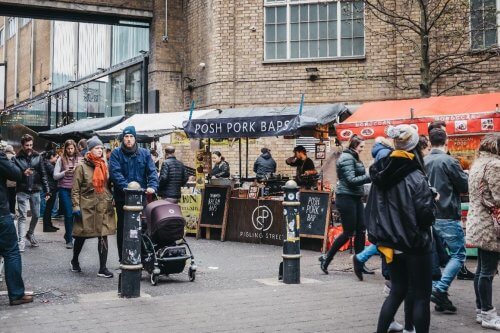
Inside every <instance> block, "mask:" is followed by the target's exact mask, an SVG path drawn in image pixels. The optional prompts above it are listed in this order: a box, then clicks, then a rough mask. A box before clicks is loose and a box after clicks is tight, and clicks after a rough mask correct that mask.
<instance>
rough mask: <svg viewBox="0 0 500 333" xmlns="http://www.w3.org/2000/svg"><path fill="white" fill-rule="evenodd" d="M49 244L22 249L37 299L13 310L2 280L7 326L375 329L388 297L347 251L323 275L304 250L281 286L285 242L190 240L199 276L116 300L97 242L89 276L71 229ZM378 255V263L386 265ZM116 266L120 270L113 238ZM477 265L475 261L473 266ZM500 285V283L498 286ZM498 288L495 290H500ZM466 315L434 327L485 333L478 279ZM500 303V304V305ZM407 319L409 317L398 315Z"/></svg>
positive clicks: (458, 285) (3, 326)
mask: <svg viewBox="0 0 500 333" xmlns="http://www.w3.org/2000/svg"><path fill="white" fill-rule="evenodd" d="M39 239H40V243H41V244H40V247H39V248H27V250H26V252H25V253H24V254H23V267H24V277H25V282H26V285H27V287H28V289H31V290H34V291H35V292H36V294H37V297H36V300H35V302H34V303H33V304H29V305H25V306H19V307H10V306H8V299H7V296H6V295H5V285H1V286H0V332H15V333H18V332H69V331H75V332H80V331H81V332H83V331H93V332H119V331H121V332H123V331H127V332H128V331H134V330H141V331H143V332H151V331H156V330H159V329H165V330H166V331H168V332H178V331H187V332H235V331H241V332H279V331H289V332H327V331H328V332H344V331H346V332H347V331H348V332H350V333H356V332H360V333H361V332H373V331H374V330H375V329H374V328H375V324H376V320H377V316H378V311H379V309H380V306H381V303H382V302H383V295H382V286H383V281H382V278H381V276H380V270H377V274H376V275H375V276H374V277H372V276H370V277H368V278H366V279H365V280H366V281H364V282H358V281H357V280H355V279H354V277H353V273H352V272H351V271H350V269H349V267H350V265H349V254H348V253H342V254H340V255H339V256H338V257H337V258H336V259H335V261H334V262H333V264H332V266H330V267H331V273H330V275H324V274H322V273H320V271H319V268H318V262H317V256H318V253H317V252H312V251H303V253H302V254H303V259H302V261H301V266H302V267H301V270H302V278H303V282H304V283H302V284H301V285H288V286H287V285H282V284H279V283H276V280H277V279H276V276H277V268H278V264H279V262H280V259H281V257H280V255H281V248H280V247H275V246H265V245H250V244H241V243H230V242H224V243H221V242H218V241H206V240H199V241H196V240H195V239H191V238H190V239H189V242H190V244H191V246H192V248H193V251H194V252H195V256H196V259H197V263H198V266H199V269H198V273H197V277H196V281H195V282H192V283H191V282H188V278H187V274H181V275H174V276H172V277H169V278H166V279H164V280H162V281H161V282H160V284H159V285H158V286H156V287H153V286H151V285H150V283H149V278H148V276H147V275H146V274H144V275H143V276H144V278H143V282H142V284H141V288H142V292H143V293H144V294H145V296H144V297H141V298H139V299H133V300H123V299H118V298H117V297H116V292H115V291H116V289H117V288H116V286H117V281H118V279H117V277H116V276H115V277H114V278H113V279H103V278H99V277H97V276H96V273H97V269H98V259H97V242H96V240H92V241H89V242H88V244H86V245H85V248H84V250H83V252H82V254H81V257H80V262H81V266H82V269H83V273H82V274H76V273H72V272H71V271H70V270H69V261H70V259H71V254H72V251H71V250H67V249H65V248H64V242H63V241H62V233H57V234H47V233H46V234H40V236H39ZM378 265H379V260H378V259H377V258H374V259H372V260H371V262H370V265H369V266H371V267H373V268H378ZM108 266H109V268H110V269H112V270H113V271H114V270H115V269H116V268H117V267H118V263H117V254H116V245H115V240H114V238H113V239H112V240H111V241H110V257H109V265H108ZM469 266H470V267H471V268H472V267H474V266H475V261H473V260H472V261H471V262H469ZM497 286H498V284H497ZM499 291H500V290H499V289H498V287H496V289H495V291H494V293H496V295H499V294H500V293H499ZM450 294H451V298H452V300H453V301H454V302H455V303H456V304H457V306H458V308H459V313H458V314H457V315H453V316H450V315H441V314H437V313H435V312H434V311H433V312H432V323H431V331H432V332H480V331H483V330H482V329H481V328H480V327H479V326H477V324H475V322H474V317H473V314H474V303H473V299H474V298H473V289H472V283H471V282H470V281H456V282H455V283H454V285H453V288H452V290H451V291H450ZM497 305H499V306H498V307H500V304H497ZM397 318H398V319H400V320H401V319H402V313H399V314H398V316H397Z"/></svg>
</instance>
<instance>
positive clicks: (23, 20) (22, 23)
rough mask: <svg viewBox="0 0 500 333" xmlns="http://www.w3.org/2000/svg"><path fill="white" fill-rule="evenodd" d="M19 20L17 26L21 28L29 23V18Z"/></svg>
mask: <svg viewBox="0 0 500 333" xmlns="http://www.w3.org/2000/svg"><path fill="white" fill-rule="evenodd" d="M19 20H20V22H19V26H20V27H21V28H22V27H24V26H25V25H27V24H28V23H30V22H31V18H29V17H21V18H20V19H19Z"/></svg>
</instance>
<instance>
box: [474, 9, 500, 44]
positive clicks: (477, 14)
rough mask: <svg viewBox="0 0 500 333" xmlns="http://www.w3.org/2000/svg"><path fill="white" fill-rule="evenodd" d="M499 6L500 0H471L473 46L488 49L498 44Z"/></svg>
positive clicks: (499, 29)
mask: <svg viewBox="0 0 500 333" xmlns="http://www.w3.org/2000/svg"><path fill="white" fill-rule="evenodd" d="M497 8H500V0H471V20H470V21H471V48H472V49H473V50H481V49H486V48H489V47H491V46H495V45H498V38H499V37H498V36H499V34H500V33H499V31H500V28H499V27H498V26H497V15H499V16H500V14H497Z"/></svg>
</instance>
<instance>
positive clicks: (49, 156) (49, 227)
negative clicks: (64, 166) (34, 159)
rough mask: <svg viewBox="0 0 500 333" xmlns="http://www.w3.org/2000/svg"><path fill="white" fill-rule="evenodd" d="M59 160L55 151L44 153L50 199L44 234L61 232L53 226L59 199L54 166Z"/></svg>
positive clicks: (47, 204)
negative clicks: (54, 211)
mask: <svg viewBox="0 0 500 333" xmlns="http://www.w3.org/2000/svg"><path fill="white" fill-rule="evenodd" d="M58 158H59V155H57V153H56V151H55V150H49V151H46V152H45V153H44V161H43V163H44V166H45V170H46V173H47V182H48V184H49V189H50V197H49V199H48V200H47V202H46V204H45V210H44V212H43V232H56V231H57V230H59V228H56V227H55V226H54V225H53V224H52V209H53V208H54V204H55V203H56V198H57V180H55V179H54V166H55V164H56V162H57V159H58Z"/></svg>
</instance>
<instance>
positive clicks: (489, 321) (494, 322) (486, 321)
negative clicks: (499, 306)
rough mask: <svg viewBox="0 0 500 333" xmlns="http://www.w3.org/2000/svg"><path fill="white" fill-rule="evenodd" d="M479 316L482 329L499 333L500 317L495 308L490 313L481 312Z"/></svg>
mask: <svg viewBox="0 0 500 333" xmlns="http://www.w3.org/2000/svg"><path fill="white" fill-rule="evenodd" d="M481 316H482V319H483V321H482V322H481V326H482V327H484V328H491V329H494V330H497V331H500V317H499V316H498V314H497V310H496V309H495V308H493V309H491V310H490V311H481Z"/></svg>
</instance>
